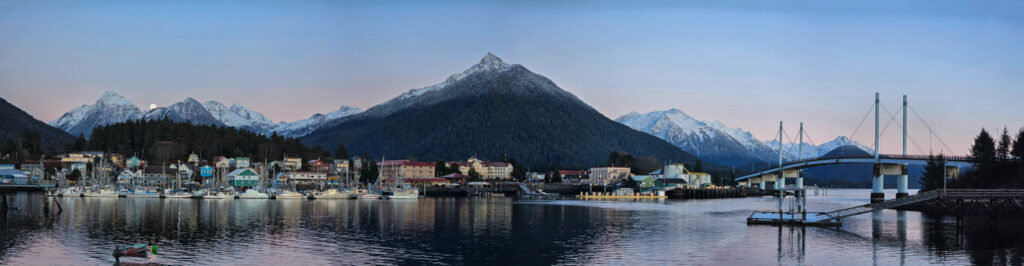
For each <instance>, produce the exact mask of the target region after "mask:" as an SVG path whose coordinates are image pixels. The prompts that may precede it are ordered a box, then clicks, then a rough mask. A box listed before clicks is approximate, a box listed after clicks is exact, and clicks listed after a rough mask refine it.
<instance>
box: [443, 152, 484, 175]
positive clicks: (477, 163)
mask: <svg viewBox="0 0 1024 266" xmlns="http://www.w3.org/2000/svg"><path fill="white" fill-rule="evenodd" d="M484 164H485V162H484V161H481V160H480V159H477V158H476V157H469V159H466V161H465V162H449V163H448V167H451V165H457V166H459V172H460V173H462V174H463V175H469V170H473V171H475V172H476V173H477V174H480V176H481V177H483V176H485V175H487V167H486V166H485V165H484Z"/></svg>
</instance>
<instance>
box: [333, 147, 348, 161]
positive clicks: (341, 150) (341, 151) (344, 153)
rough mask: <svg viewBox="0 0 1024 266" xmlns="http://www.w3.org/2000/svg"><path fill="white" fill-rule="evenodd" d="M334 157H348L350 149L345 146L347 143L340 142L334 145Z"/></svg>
mask: <svg viewBox="0 0 1024 266" xmlns="http://www.w3.org/2000/svg"><path fill="white" fill-rule="evenodd" d="M334 158H335V159H348V149H346V148H345V144H338V147H334Z"/></svg>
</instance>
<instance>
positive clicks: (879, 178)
mask: <svg viewBox="0 0 1024 266" xmlns="http://www.w3.org/2000/svg"><path fill="white" fill-rule="evenodd" d="M908 107H909V106H908V105H907V96H906V95H903V106H902V109H901V110H900V111H899V112H896V113H893V112H890V111H889V109H888V108H884V106H883V105H881V102H880V101H879V94H878V93H875V102H874V105H873V106H872V108H871V109H874V114H875V143H874V144H875V145H874V151H873V153H874V154H873V155H867V156H865V155H846V154H840V155H836V156H827V157H818V158H808V159H804V158H801V157H802V156H803V146H804V141H803V138H804V132H805V131H804V126H803V123H800V131H799V144H798V145H797V149H798V150H797V159H796V160H791V161H788V162H784V161H783V154H784V150H783V147H782V145H783V138H782V137H783V136H787V137H788V133H787V132H786V131H785V130H784V129H783V127H782V122H779V132H778V135H777V137H778V153H779V161H778V164H776V165H774V166H770V167H769V168H767V169H761V170H757V171H753V172H751V173H749V174H747V175H743V176H740V177H737V178H736V179H735V180H736V181H738V182H739V183H740V184H741V185H744V186H748V187H753V186H754V185H755V184H756V185H757V186H759V187H760V188H761V189H762V190H763V189H765V186H766V184H767V183H768V182H772V183H774V189H775V190H782V189H785V188H786V187H787V186H786V182H787V179H794V181H795V186H794V188H796V189H800V190H802V189H803V169H805V168H811V167H817V166H824V165H836V164H864V163H871V164H874V168H873V169H874V171H873V173H871V176H872V177H873V179H872V182H871V183H872V189H871V202H873V203H876V202H882V201H885V194H884V193H883V190H882V185H883V183H884V182H883V181H884V178H885V176H896V178H897V182H896V188H897V193H896V197H897V198H902V197H906V196H909V193H908V189H907V179H908V176H907V166H908V165H911V164H926V163H927V162H928V160H929V158H930V157H931V155H921V154H907V139H908V135H907V114H908V110H909V111H910V112H912V113H914V115H915V116H916V117H917V118H918V119H919V120H920V121H921V123H922V124H923V125H924V126H925V127H926V128H927V129H928V133H929V139H931V138H932V137H935V138H936V139H938V140H939V142H940V144H942V145H943V147H944V150H950V149H949V146H948V145H946V143H945V141H943V140H942V139H941V138H939V137H938V136H937V135H936V134H935V131H934V130H933V129H932V128H931V126H930V125H928V123H927V122H925V121H924V119H923V118H921V116H920V115H919V114H917V112H916V111H913V109H909V108H908ZM882 108H884V110H885V111H886V112H887V113H888V114H889V115H890V119H889V121H888V122H887V123H886V125H885V127H884V128H882V127H880V123H879V122H880V120H879V118H880V112H879V111H880V110H881V109H882ZM870 114H871V110H870V109H869V110H868V112H867V113H865V116H864V118H862V119H861V122H860V124H858V126H857V128H856V129H854V133H852V134H850V137H851V138H852V137H854V136H855V135H856V134H857V131H859V130H860V127H861V126H862V125H863V124H864V121H866V120H867V117H868V115H870ZM897 114H902V115H903V122H902V123H901V125H902V126H903V153H901V154H881V153H879V138H880V136H881V135H882V134H884V132H885V131H886V130H887V129H888V128H889V126H890V125H892V124H893V123H894V122H895V120H896V115H897ZM910 140H911V143H912V144H913V145H914V146H916V147H917V148H918V150H919V151H920V150H921V146H920V145H918V143H917V142H916V141H915V140H914V139H913V138H911V139H910ZM790 142H791V143H793V141H792V139H790ZM812 142H813V141H812ZM929 142H930V141H929ZM812 144H813V143H812ZM944 159H945V160H946V162H947V165H946V167H945V168H946V174H945V176H946V178H947V179H951V178H952V179H955V178H958V177H959V173H960V168H959V167H958V166H955V165H949V162H969V158H968V157H967V156H957V155H953V156H944ZM865 176H867V173H865Z"/></svg>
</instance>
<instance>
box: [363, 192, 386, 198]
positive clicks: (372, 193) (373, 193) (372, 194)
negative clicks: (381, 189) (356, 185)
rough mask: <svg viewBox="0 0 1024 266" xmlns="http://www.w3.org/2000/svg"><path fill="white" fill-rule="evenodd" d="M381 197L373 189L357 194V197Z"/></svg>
mask: <svg viewBox="0 0 1024 266" xmlns="http://www.w3.org/2000/svg"><path fill="white" fill-rule="evenodd" d="M382 197H383V195H381V194H380V193H377V192H375V191H367V192H366V193H363V194H362V195H359V199H381V198H382Z"/></svg>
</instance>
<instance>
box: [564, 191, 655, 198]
mask: <svg viewBox="0 0 1024 266" xmlns="http://www.w3.org/2000/svg"><path fill="white" fill-rule="evenodd" d="M576 197H577V198H580V199H667V198H668V196H666V195H665V193H664V192H662V193H649V194H633V193H628V194H627V193H613V192H583V193H580V194H579V195H576Z"/></svg>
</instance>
